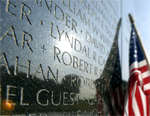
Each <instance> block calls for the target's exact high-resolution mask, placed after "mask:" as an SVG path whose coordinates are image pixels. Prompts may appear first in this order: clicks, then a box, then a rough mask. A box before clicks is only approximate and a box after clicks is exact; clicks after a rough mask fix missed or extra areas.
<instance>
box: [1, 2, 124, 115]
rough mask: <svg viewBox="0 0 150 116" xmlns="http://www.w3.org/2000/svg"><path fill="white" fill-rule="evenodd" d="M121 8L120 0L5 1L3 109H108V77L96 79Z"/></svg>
mask: <svg viewBox="0 0 150 116" xmlns="http://www.w3.org/2000/svg"><path fill="white" fill-rule="evenodd" d="M120 9H121V7H120V1H119V0H99V1H98V0H1V1H0V22H1V23H0V24H1V25H0V30H1V33H0V46H1V50H0V69H1V75H0V77H1V109H2V110H1V114H2V115H7V114H9V115H22V116H24V115H32V116H34V115H41V116H47V115H54V116H57V115H58V116H76V115H77V116H85V115H94V116H97V115H106V114H108V113H109V111H108V110H107V109H108V107H109V106H107V105H106V104H105V103H104V101H105V100H104V99H105V97H104V96H103V93H105V89H106V84H105V82H106V83H107V79H106V80H105V82H99V83H96V80H98V79H101V75H102V73H103V70H104V67H105V64H106V61H107V58H108V56H109V54H110V51H111V47H112V44H113V41H114V39H115V35H116V31H117V25H118V22H119V19H120V17H121V16H120ZM97 87H98V88H97ZM97 89H98V91H99V92H100V93H101V95H97V92H96V91H97ZM6 103H7V104H6ZM98 106H99V107H98Z"/></svg>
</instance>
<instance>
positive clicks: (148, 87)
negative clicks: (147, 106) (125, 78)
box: [144, 83, 150, 91]
mask: <svg viewBox="0 0 150 116" xmlns="http://www.w3.org/2000/svg"><path fill="white" fill-rule="evenodd" d="M149 89H150V83H148V84H145V85H144V91H147V90H149Z"/></svg>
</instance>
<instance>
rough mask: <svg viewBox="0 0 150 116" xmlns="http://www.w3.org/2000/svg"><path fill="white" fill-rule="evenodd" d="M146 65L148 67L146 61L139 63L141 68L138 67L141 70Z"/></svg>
mask: <svg viewBox="0 0 150 116" xmlns="http://www.w3.org/2000/svg"><path fill="white" fill-rule="evenodd" d="M145 65H147V63H146V60H145V59H144V60H142V61H141V62H139V66H138V67H139V68H141V67H143V66H145Z"/></svg>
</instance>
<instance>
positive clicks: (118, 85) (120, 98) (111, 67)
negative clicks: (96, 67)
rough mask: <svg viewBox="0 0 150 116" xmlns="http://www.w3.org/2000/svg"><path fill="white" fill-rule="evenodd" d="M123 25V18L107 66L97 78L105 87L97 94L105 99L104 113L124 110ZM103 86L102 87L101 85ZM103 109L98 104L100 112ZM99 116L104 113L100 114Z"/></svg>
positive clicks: (119, 113)
mask: <svg viewBox="0 0 150 116" xmlns="http://www.w3.org/2000/svg"><path fill="white" fill-rule="evenodd" d="M120 25H121V19H120V21H119V23H118V26H117V27H118V28H117V31H116V35H115V39H114V42H113V45H112V48H111V51H110V54H109V56H108V59H107V61H106V65H105V68H104V70H103V73H102V75H101V77H100V78H99V79H98V80H97V82H100V83H101V84H100V85H99V86H102V84H105V85H104V88H102V89H103V90H101V89H98V88H99V87H97V90H98V91H97V95H100V96H101V97H102V99H103V101H102V102H103V105H104V106H103V107H102V108H103V109H104V114H103V115H115V116H118V115H123V110H124V108H123V107H124V92H123V89H122V83H123V81H122V77H121V67H120V58H119V49H118V36H119V28H120ZM100 88H101V87H100ZM100 110H101V107H100V105H99V104H98V112H99V111H100ZM98 115H99V116H100V115H102V114H98Z"/></svg>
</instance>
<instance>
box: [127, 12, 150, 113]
mask: <svg viewBox="0 0 150 116" xmlns="http://www.w3.org/2000/svg"><path fill="white" fill-rule="evenodd" d="M129 19H130V22H131V24H132V25H133V26H134V28H135V32H136V33H137V38H138V40H139V43H140V46H141V48H142V52H143V54H144V57H145V59H146V61H147V64H148V67H149V70H150V64H149V60H148V57H147V53H146V51H145V48H144V46H143V43H142V41H141V37H140V36H139V33H138V30H137V28H136V25H135V23H134V19H133V17H132V15H131V14H129ZM149 105H150V96H149ZM149 114H150V107H149Z"/></svg>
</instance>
